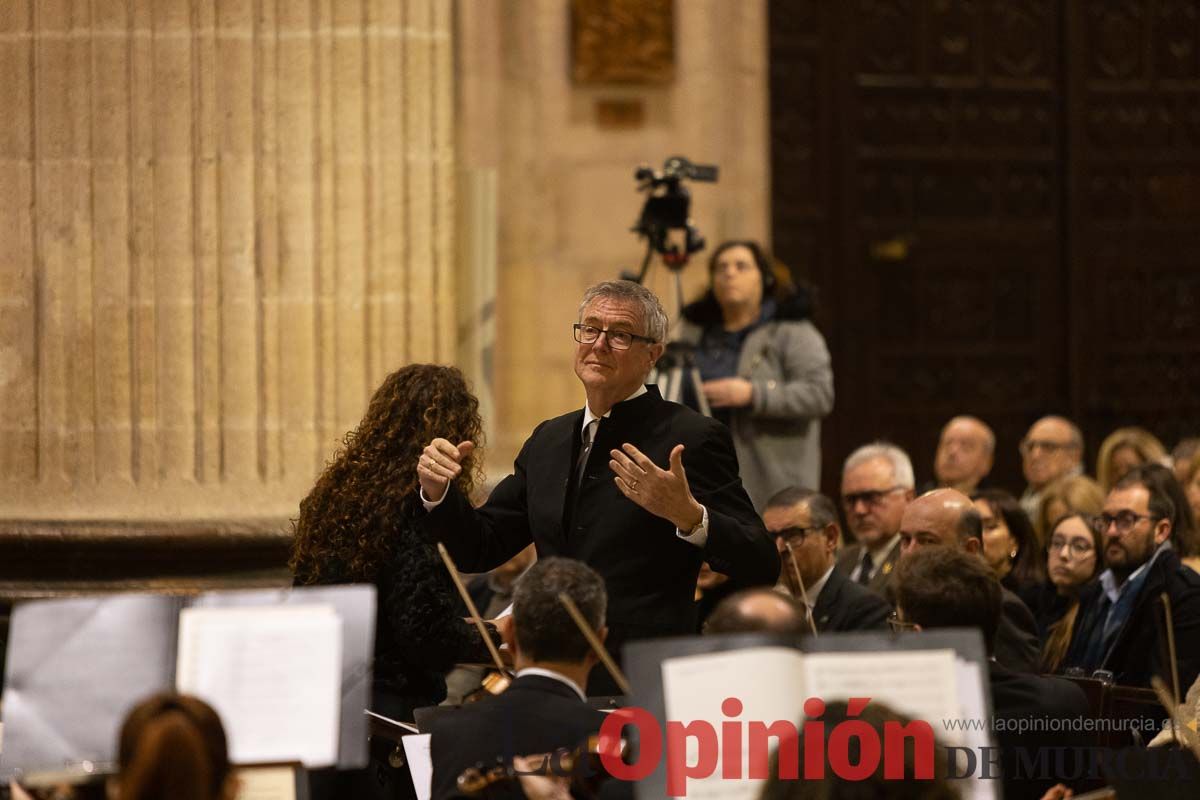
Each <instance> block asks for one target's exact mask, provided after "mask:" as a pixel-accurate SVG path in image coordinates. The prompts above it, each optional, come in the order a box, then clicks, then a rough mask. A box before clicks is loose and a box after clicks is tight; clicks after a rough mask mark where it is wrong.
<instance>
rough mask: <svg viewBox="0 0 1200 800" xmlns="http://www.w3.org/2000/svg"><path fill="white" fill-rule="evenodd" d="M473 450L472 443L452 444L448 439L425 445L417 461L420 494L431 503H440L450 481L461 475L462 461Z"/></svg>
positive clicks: (473, 445)
mask: <svg viewBox="0 0 1200 800" xmlns="http://www.w3.org/2000/svg"><path fill="white" fill-rule="evenodd" d="M474 449H475V444H474V442H470V441H467V442H459V443H458V444H454V443H453V442H451V441H450V440H449V439H441V438H438V439H434V440H433V441H432V442H430V443H429V444H427V445H425V449H424V450H422V451H421V457H420V458H419V459H417V479H418V480H419V481H420V482H421V493H422V494H424V495H425V499H426V500H428V501H429V502H431V503H437V502H440V501H441V499H442V497H443V496H444V495H445V494H446V487H447V486H449V485H450V481H452V480H454V479H455V478H457V477H458V476H459V475H460V474H461V473H462V470H463V468H462V462H463V459H464V458H466V457H467V456H469V455H470V454H471V452H472V451H474Z"/></svg>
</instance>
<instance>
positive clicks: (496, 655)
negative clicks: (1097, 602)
mask: <svg viewBox="0 0 1200 800" xmlns="http://www.w3.org/2000/svg"><path fill="white" fill-rule="evenodd" d="M437 549H438V555H440V556H441V557H442V563H443V564H445V565H446V570H447V571H449V573H450V579H451V580H452V581H454V585H455V586H456V587H457V588H458V594H459V596H460V597H462V599H463V602H464V603H466V604H467V611H469V612H470V614H471V621H472V622H474V623H475V628H476V629H477V630H478V631H479V635H480V636H482V637H483V643H484V644H486V645H487V649H488V652H489V653H491V654H492V660H493V661H494V662H496V669H498V670H500V672H501V673H502V674H505V675H507V674H508V667H506V666H504V660H503V659H501V658H500V651H499V650H497V649H496V643H495V642H493V641H492V637H491V636H489V635H488V631H487V628H485V627H484V625H483V617H481V616H479V609H478V608H476V607H475V601H474V600H472V599H471V595H470V593H469V592H467V587H466V584H464V583H463V582H462V576H460V575H459V574H458V567H456V566H455V565H454V559H452V558H451V557H450V553H449V552H447V551H446V545H444V544H442V543H441V542H438V543H437Z"/></svg>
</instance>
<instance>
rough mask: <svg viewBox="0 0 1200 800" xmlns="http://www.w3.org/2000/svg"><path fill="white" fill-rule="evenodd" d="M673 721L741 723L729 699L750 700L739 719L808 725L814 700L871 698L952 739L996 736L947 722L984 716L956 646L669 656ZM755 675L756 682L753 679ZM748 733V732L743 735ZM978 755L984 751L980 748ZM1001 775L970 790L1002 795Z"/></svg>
mask: <svg viewBox="0 0 1200 800" xmlns="http://www.w3.org/2000/svg"><path fill="white" fill-rule="evenodd" d="M662 675H663V693H664V700H665V706H666V711H667V719H669V720H674V721H679V722H684V723H687V722H690V721H692V720H708V721H709V722H711V723H712V724H713V726H714V728H716V729H717V730H721V728H720V723H721V722H724V721H731V718H730V717H726V716H725V715H724V714H723V713H722V711H721V703H722V701H724V699H725V698H726V697H731V696H732V697H737V698H738V699H739V700H741V701H742V705H743V711H742V713H741V714H739V715H738V716H737V717H736V719H737V720H739V721H740V722H741V723H742V725H743V729H745V726H746V725H747V723H748V722H750V721H761V722H766V723H767V724H770V723H772V722H775V721H777V720H786V721H789V722H792V723H794V724H797V725H799V724H801V720H802V717H803V704H804V701H805V700H806V699H807V698H809V697H818V698H820V699H822V700H823V701H825V702H826V703H830V702H833V701H837V700H846V699H848V698H851V697H868V698H870V699H871V701H872V702H875V703H883V704H886V705H887V706H889V707H890V708H892V709H893V710H894V711H897V712H899V713H901V714H903V715H905V716H907V717H910V718H913V719H921V720H925V721H927V722H929V724H930V725H931V726H932V727H933V729H934V734H935V736H937V737H938V739H939V741H941V742H942V743H943V744H947V745H953V746H960V747H961V746H970V747H972V748H978V747H980V746H983V745H984V744H986V734H984V733H965V732H961V731H949V730H946V729H945V726H944V725H943V723H942V721H943V720H946V719H952V718H968V717H970V718H982V717H983V709H984V705H983V702H982V701H983V694H982V691H983V687H982V685H981V683H980V680H981V672H980V669H979V666H978V665H976V664H973V663H969V662H966V661H963V660H962V659H959V658H957V657H956V656H955V653H954V651H953V650H914V651H896V652H832V653H801V652H799V651H796V650H792V649H789V648H776V647H758V648H749V649H745V650H734V651H728V652H721V653H706V654H703V655H696V656H684V657H680V658H672V659H667V660H665V661H663V662H662ZM750 675H752V676H754V677H753V680H746V676H750ZM743 735H744V734H743ZM687 747H688V752H687V763H689V764H695V763H696V760H697V743H696V741H695V739H694V738H689V739H688V740H687ZM976 752H978V750H976ZM742 761H743V766H742V774H743V775H746V774H748V768H747V767H748V748H746V747H743V748H742ZM762 783H763V781H761V780H750V779H748V778H747V779H741V780H722V779H721V777H720V772H719V771H718V772H717V774H714V775H712V776H711V777H709V778H704V779H694V780H689V781H688V784H687V792H688V794H687V796H688V797H689V798H700V800H716V799H717V798H719V799H720V800H754V799H755V798H757V797H758V793H759V791H760V789H761V785H762ZM995 783H996V782H995V781H986V780H972V781H969V782H968V783H967V784H960V785H959V786H960V789H961V790H962V791H963V793H964V795H965V796H967V797H970V798H973V799H978V800H983V799H984V798H990V797H994V796H995V795H994V791H995V787H994V784H995Z"/></svg>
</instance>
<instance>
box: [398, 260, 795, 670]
mask: <svg viewBox="0 0 1200 800" xmlns="http://www.w3.org/2000/svg"><path fill="white" fill-rule="evenodd" d="M565 333H566V331H563V334H564V338H565ZM666 333H667V315H666V313H665V312H664V311H663V308H662V304H661V303H659V301H658V298H657V297H655V296H654V294H653V293H652V292H650V291H649V290H648V289H646V288H645V287H643V286H641V285H639V284H636V283H633V282H630V281H610V282H606V283H601V284H597V285H596V286H593V287H591V288H590V289H588V290H587V292H586V293H585V294H584V297H583V301H582V302H581V303H580V306H579V322H578V323H577V324H575V326H574V338H575V342H576V346H575V374H576V375H577V376H578V377H579V380H580V382H581V383H582V384H583V388H584V394H585V396H586V401H587V402H586V405H585V406H584V407H583V408H581V409H578V410H576V411H572V412H570V413H567V414H564V415H562V416H560V417H555V418H554V419H551V420H547V421H545V422H543V423H542V424H540V425H538V427H537V428H536V429H534V431H533V434H532V435H531V436H530V437H529V439H528V440H527V441H526V442H525V445H524V446H523V447H522V448H521V452H520V453H519V454H518V455H517V459H516V462H515V463H514V465H513V474H512V475H510V476H508V477H507V478H505V479H504V480H502V481H501V482H500V483H499V484H498V485H497V486H496V488H495V489H494V490H493V492H492V494H491V496H490V498H489V499H488V501H487V503H486V504H485V505H483V506H482V507H481V508H479V509H473V508H472V507H471V504H470V503H469V502H468V501H467V498H465V497H463V496H462V494H461V493H459V492H458V491H457V490H456V489H455V488H454V486H453V484H451V483H449V482H450V481H451V480H452V479H453V478H454V477H455V476H456V475H457V474H458V473H459V471H460V469H461V468H460V466H459V461H460V460H461V459H462V457H463V456H465V455H466V454H467V453H469V452H471V450H472V449H473V448H474V444H473V443H472V442H457V443H456V442H450V441H447V440H446V439H434V440H433V441H432V442H431V443H430V444H429V445H428V446H427V447H426V448H425V450H424V455H423V456H422V458H421V459H420V461H419V464H418V467H417V474H418V477H419V479H420V482H421V495H422V500H423V501H424V503H425V507H426V509H428V510H429V513H428V515H427V516H426V519H425V524H426V528H427V530H428V531H430V533H431V534H432V535H433V536H434V537H435V538H436V539H438V540H440V541H442V542H444V543H445V544H446V546H447V548H448V549H449V550H450V552H451V554H452V555H453V556H454V558H455V559H456V560H457V561H458V564H459V566H460V567H462V568H463V569H464V570H467V571H470V572H481V571H484V570H487V569H491V568H492V567H495V566H496V565H497V564H500V563H503V562H504V561H506V560H507V559H509V558H510V557H512V555H513V554H515V553H516V552H517V551H518V550H520V549H521V548H522V547H524V546H525V545H527V544H528V543H529V542H530V541H533V542H534V544H535V545H536V546H537V552H538V556H539V558H545V557H546V556H553V555H562V556H569V557H572V558H577V559H579V560H581V561H583V562H584V563H586V564H588V565H589V566H591V567H593V568H594V569H595V570H596V571H597V572H599V573H600V575H601V576H602V577H603V578H604V581H605V583H606V585H607V588H608V596H609V607H608V620H609V626H610V629H611V634H610V642H611V643H612V649H613V650H614V651H616V650H618V649H619V647H620V646H621V645H622V644H623V643H624V642H626V641H629V640H631V639H639V638H651V637H659V636H671V635H688V634H691V633H693V632H694V631H695V627H696V621H695V606H694V602H693V599H694V592H695V586H696V575H697V573H698V572H699V569H700V563H701V562H702V561H708V563H709V564H710V565H711V566H712V568H713V569H714V570H716V571H718V572H722V573H724V574H726V575H729V576H730V577H731V578H734V579H735V580H737V581H739V582H740V583H741V584H742V585H744V586H753V585H759V584H770V583H774V582H775V579H776V578H777V576H778V575H779V557H778V555H777V554H776V552H775V548H774V546H773V545H772V543H771V540H770V538H769V537H768V536H767V533H766V530H765V529H764V528H763V526H762V522H761V520H759V518H758V515H757V514H756V513H755V511H754V507H753V505H751V503H750V499H749V497H747V495H746V492H745V490H744V489H743V488H742V483H741V480H740V478H739V477H738V465H737V456H736V455H735V454H734V449H733V443H732V440H731V439H730V435H729V431H728V429H726V428H725V426H724V425H722V424H721V423H719V422H717V421H715V420H713V419H710V418H708V417H704V416H701V415H700V414H697V413H696V412H694V411H692V410H690V409H688V408H685V407H684V406H681V405H678V404H676V403H670V402H667V401H665V400H663V399H662V397H661V396H660V395H659V393H658V389H657V388H656V387H654V386H646V385H645V380H646V377H647V375H648V374H649V372H650V370H651V368H652V367H653V366H654V363H655V361H657V359H658V357H659V356H660V355H662V352H663V341H664V339H665V338H666ZM529 377H531V378H532V377H533V376H529ZM448 485H449V488H447V486H448ZM598 674H599V673H598V672H597V673H594V674H593V680H595V679H596V677H597V676H598ZM591 689H592V691H593V692H601V691H607V690H610V689H611V684H607V683H605V684H604V685H599V684H595V683H593V684H592V685H591Z"/></svg>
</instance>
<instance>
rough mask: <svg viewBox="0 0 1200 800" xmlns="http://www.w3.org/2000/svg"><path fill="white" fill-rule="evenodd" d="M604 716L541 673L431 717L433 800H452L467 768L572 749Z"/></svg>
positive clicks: (526, 676)
mask: <svg viewBox="0 0 1200 800" xmlns="http://www.w3.org/2000/svg"><path fill="white" fill-rule="evenodd" d="M604 718H605V714H604V713H602V712H600V711H596V710H595V709H593V708H591V707H590V706H588V705H587V704H586V703H584V702H583V701H582V700H580V699H579V696H578V695H577V694H575V692H574V690H572V689H571V687H570V686H567V685H566V684H565V683H562V682H561V681H557V680H555V679H553V678H548V677H545V676H543V675H523V676H521V677H519V678H517V679H516V680H515V681H513V684H512V686H510V687H509V688H508V691H506V692H504V693H503V694H498V695H493V696H491V697H486V698H484V699H483V700H480V701H479V702H477V703H472V704H471V705H467V706H463V707H462V708H461V709H459V710H458V711H454V712H451V713H446V714H441V715H439V716H437V717H434V718H433V720H432V721H431V722H430V723H429V729H428V731H426V732H428V733H431V734H432V738H431V739H430V756H431V757H432V759H433V795H432V797H433V800H444V798H447V797H454V796H455V795H456V794H457V780H458V776H459V775H460V774H462V771H463V770H464V769H467V768H468V767H473V766H475V765H476V764H478V763H481V762H482V763H484V764H486V765H489V766H491V765H494V764H495V762H496V759H497V758H501V759H503V760H504V762H505V763H507V762H509V761H511V760H512V757H513V756H514V755H517V756H528V755H538V754H540V753H550V752H553V751H554V750H556V749H558V748H560V747H565V748H568V749H572V748H575V747H577V746H579V745H581V744H583V743H584V742H585V741H586V740H587V737H588V736H590V735H591V734H593V733H596V732H598V731H599V730H600V725H601V724H602V723H603V722H604ZM489 796H491V795H489ZM506 796H507V795H506ZM512 796H513V797H521V796H522V795H521V793H520V791H516V792H515V794H513V795H512Z"/></svg>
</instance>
